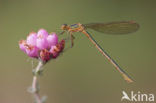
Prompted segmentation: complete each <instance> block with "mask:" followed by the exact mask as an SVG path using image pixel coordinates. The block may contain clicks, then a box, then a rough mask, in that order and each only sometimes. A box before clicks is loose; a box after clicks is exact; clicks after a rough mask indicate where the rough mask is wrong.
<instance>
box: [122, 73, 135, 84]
mask: <svg viewBox="0 0 156 103" xmlns="http://www.w3.org/2000/svg"><path fill="white" fill-rule="evenodd" d="M122 76H123V77H124V79H125V80H126V81H127V82H128V83H132V82H134V81H133V80H132V79H131V78H130V77H128V76H127V75H126V74H122Z"/></svg>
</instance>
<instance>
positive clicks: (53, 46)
mask: <svg viewBox="0 0 156 103" xmlns="http://www.w3.org/2000/svg"><path fill="white" fill-rule="evenodd" d="M64 46H65V41H64V40H61V41H60V42H58V36H57V35H56V33H52V34H48V32H47V31H46V30H45V29H40V30H39V31H38V32H37V33H35V32H31V33H30V34H29V35H28V37H27V39H26V40H20V41H19V47H20V49H21V50H22V51H23V52H24V53H26V54H27V55H28V56H29V57H31V58H37V59H40V60H42V61H43V62H48V61H49V60H50V59H53V58H57V57H58V55H59V54H60V53H61V52H62V50H63V49H64Z"/></svg>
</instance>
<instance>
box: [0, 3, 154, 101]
mask: <svg viewBox="0 0 156 103" xmlns="http://www.w3.org/2000/svg"><path fill="white" fill-rule="evenodd" d="M155 5H156V1H155V0H0V36H1V37H0V57H1V59H0V103H33V100H32V96H31V94H29V93H28V92H27V88H28V87H29V86H30V85H31V82H32V72H31V71H32V62H31V61H32V60H31V59H29V58H28V57H27V56H26V55H25V54H24V53H23V52H22V51H20V49H19V47H18V41H19V40H20V39H25V38H26V36H27V35H28V34H29V32H31V31H35V32H37V30H38V29H40V28H45V29H47V30H48V32H60V31H61V30H59V29H60V26H61V25H62V24H64V23H67V24H73V23H78V22H80V23H90V22H110V21H123V20H135V21H137V22H138V23H139V24H140V29H139V30H138V31H137V32H135V33H133V34H129V35H118V36H115V35H104V34H102V33H98V32H95V31H92V30H90V33H91V34H92V35H93V37H94V38H95V39H96V40H97V41H98V42H99V44H101V46H102V47H103V48H104V49H105V50H106V51H107V52H108V53H109V54H110V55H111V56H112V57H113V58H114V59H115V60H116V61H117V62H118V63H119V64H120V65H121V67H122V68H123V69H124V70H125V71H126V72H128V73H129V75H131V76H132V77H133V79H134V80H135V82H134V83H132V84H127V83H126V82H125V81H124V80H123V78H122V77H121V75H120V74H119V73H118V72H117V71H116V70H115V68H114V67H113V66H112V65H111V64H110V63H109V62H108V61H107V60H106V59H105V58H104V57H103V56H101V54H100V53H99V52H98V51H97V50H96V49H95V48H94V46H93V45H92V44H91V43H90V42H89V41H88V39H87V38H86V37H85V36H84V35H82V34H81V33H75V37H76V39H75V45H74V47H73V48H72V49H68V50H67V51H66V52H64V53H63V55H62V56H60V57H59V58H58V59H57V60H53V61H51V62H49V63H48V64H47V65H45V67H44V68H45V71H44V75H43V76H42V77H41V78H40V85H41V95H47V96H48V99H47V103H108V102H109V103H121V96H122V90H125V91H126V92H127V93H130V91H134V92H136V93H137V92H138V91H140V92H141V93H147V94H148V93H153V94H156V80H155V78H156V75H155V73H156V66H155V65H156V29H155V28H156V20H155V19H156V6H155ZM64 36H67V35H64ZM64 36H62V37H64ZM69 46H70V43H67V44H66V47H69ZM36 62H37V61H34V65H33V67H35V65H36Z"/></svg>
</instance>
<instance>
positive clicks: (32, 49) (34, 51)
mask: <svg viewBox="0 0 156 103" xmlns="http://www.w3.org/2000/svg"><path fill="white" fill-rule="evenodd" d="M25 47H26V53H27V55H28V56H30V57H33V58H38V52H39V49H38V48H37V47H36V46H31V45H26V46H25Z"/></svg>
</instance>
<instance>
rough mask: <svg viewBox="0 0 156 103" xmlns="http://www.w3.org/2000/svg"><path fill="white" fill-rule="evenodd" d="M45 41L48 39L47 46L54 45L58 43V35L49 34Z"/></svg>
mask: <svg viewBox="0 0 156 103" xmlns="http://www.w3.org/2000/svg"><path fill="white" fill-rule="evenodd" d="M47 41H48V45H49V47H51V46H54V45H56V44H57V43H58V36H57V35H56V34H55V33H53V34H50V35H48V37H47Z"/></svg>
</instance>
